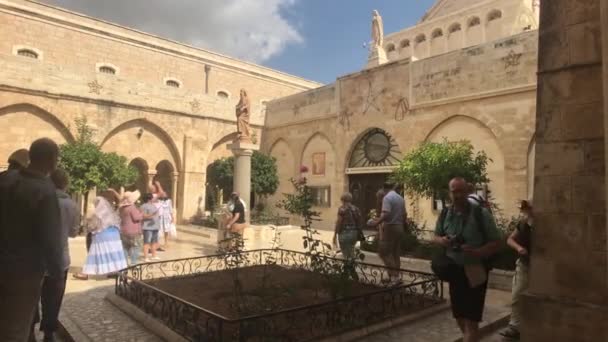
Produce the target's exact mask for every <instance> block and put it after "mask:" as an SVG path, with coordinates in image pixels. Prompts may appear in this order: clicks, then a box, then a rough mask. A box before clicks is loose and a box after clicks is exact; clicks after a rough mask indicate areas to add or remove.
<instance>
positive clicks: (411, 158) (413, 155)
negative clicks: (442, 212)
mask: <svg viewBox="0 0 608 342" xmlns="http://www.w3.org/2000/svg"><path fill="white" fill-rule="evenodd" d="M490 161H491V160H490V159H489V158H488V157H487V155H486V154H485V152H483V151H480V152H475V151H474V150H473V145H471V143H470V142H468V141H464V140H463V141H456V142H449V141H447V140H444V141H443V142H441V143H433V142H425V143H423V144H422V145H420V146H419V147H418V148H416V149H415V150H413V151H411V152H410V153H408V154H407V155H406V156H405V158H404V159H403V160H402V161H401V162H400V164H399V166H398V167H397V169H396V170H395V172H394V173H393V175H392V178H393V180H394V181H395V182H397V183H402V184H405V190H406V193H407V194H408V195H410V196H413V197H416V196H421V197H426V198H432V197H433V196H438V197H439V198H440V199H441V200H442V201H444V200H445V199H447V198H448V190H449V189H448V183H449V181H450V180H451V179H452V178H454V177H456V176H461V177H464V178H465V179H466V180H467V181H469V182H472V183H474V184H481V183H488V182H489V179H488V174H487V171H486V167H487V165H488V162H490Z"/></svg>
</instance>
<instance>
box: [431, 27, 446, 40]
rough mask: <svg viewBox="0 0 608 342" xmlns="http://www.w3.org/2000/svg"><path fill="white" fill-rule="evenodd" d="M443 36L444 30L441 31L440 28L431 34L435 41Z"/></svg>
mask: <svg viewBox="0 0 608 342" xmlns="http://www.w3.org/2000/svg"><path fill="white" fill-rule="evenodd" d="M442 36H443V30H442V29H440V28H438V29H435V30H434V31H433V33H432V34H431V37H433V39H435V38H439V37H442Z"/></svg>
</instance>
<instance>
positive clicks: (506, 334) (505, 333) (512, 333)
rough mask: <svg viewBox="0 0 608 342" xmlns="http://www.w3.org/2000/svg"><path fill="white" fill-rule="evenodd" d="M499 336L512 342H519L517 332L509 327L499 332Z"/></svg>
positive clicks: (512, 327)
mask: <svg viewBox="0 0 608 342" xmlns="http://www.w3.org/2000/svg"><path fill="white" fill-rule="evenodd" d="M500 336H502V337H505V338H509V339H513V340H519V330H517V328H515V327H514V326H512V325H510V326H508V327H507V328H506V329H505V330H503V331H501V332H500Z"/></svg>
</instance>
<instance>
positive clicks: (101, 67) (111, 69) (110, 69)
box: [99, 65, 116, 75]
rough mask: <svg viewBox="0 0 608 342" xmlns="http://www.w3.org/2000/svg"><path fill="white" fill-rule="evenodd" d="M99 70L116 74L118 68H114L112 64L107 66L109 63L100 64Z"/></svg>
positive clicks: (103, 72)
mask: <svg viewBox="0 0 608 342" xmlns="http://www.w3.org/2000/svg"><path fill="white" fill-rule="evenodd" d="M99 72H100V73H102V74H108V75H116V69H114V68H112V67H110V66H107V65H104V66H100V67H99Z"/></svg>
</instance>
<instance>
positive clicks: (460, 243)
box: [432, 177, 501, 342]
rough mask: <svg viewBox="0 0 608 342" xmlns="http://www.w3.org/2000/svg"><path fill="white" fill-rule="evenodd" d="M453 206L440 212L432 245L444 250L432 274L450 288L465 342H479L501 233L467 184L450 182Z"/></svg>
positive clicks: (435, 260)
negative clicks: (471, 197)
mask: <svg viewBox="0 0 608 342" xmlns="http://www.w3.org/2000/svg"><path fill="white" fill-rule="evenodd" d="M449 190H450V198H451V200H452V205H451V206H450V207H449V208H446V209H444V210H443V211H442V213H441V215H440V217H439V219H438V221H437V225H436V227H435V237H434V238H433V242H434V243H436V244H438V245H440V246H442V247H443V248H444V251H443V253H442V254H441V255H439V256H438V257H437V258H435V259H434V260H433V263H432V267H433V271H434V272H435V273H436V274H437V275H438V276H439V278H441V279H442V280H443V281H447V282H449V285H450V302H451V306H452V315H453V316H454V318H455V319H456V322H457V323H458V326H459V328H460V330H461V331H462V333H463V336H464V337H463V341H464V342H476V341H479V322H481V319H482V314H483V308H484V303H485V296H486V288H487V281H488V273H489V271H490V268H491V265H490V263H489V261H490V258H491V257H492V256H493V255H495V254H496V253H497V252H498V250H499V249H500V247H501V237H500V232H499V231H498V229H497V228H496V223H495V222H494V219H493V217H492V214H490V212H489V211H488V210H487V209H486V208H484V207H482V206H478V205H472V204H471V203H470V202H469V200H468V195H469V191H468V188H467V182H466V181H465V180H464V179H463V178H461V177H456V178H454V179H452V180H451V181H450V183H449Z"/></svg>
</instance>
